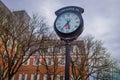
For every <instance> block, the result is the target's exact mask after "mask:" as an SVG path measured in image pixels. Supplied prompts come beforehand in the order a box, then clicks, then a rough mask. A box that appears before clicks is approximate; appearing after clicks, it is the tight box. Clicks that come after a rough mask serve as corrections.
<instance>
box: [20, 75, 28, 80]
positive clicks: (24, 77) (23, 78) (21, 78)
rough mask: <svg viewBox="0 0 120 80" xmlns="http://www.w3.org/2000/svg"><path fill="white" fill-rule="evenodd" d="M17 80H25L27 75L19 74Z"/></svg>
mask: <svg viewBox="0 0 120 80" xmlns="http://www.w3.org/2000/svg"><path fill="white" fill-rule="evenodd" d="M19 80H27V74H19Z"/></svg>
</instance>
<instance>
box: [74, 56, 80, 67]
mask: <svg viewBox="0 0 120 80" xmlns="http://www.w3.org/2000/svg"><path fill="white" fill-rule="evenodd" d="M80 63H81V61H80V58H79V57H72V64H74V66H77V65H80Z"/></svg>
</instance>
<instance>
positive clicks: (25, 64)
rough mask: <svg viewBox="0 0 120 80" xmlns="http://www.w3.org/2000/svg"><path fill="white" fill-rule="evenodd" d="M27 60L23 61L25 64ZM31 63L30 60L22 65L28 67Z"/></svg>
mask: <svg viewBox="0 0 120 80" xmlns="http://www.w3.org/2000/svg"><path fill="white" fill-rule="evenodd" d="M25 60H26V59H23V62H24V61H25ZM29 62H30V59H28V60H27V61H25V62H24V63H23V64H22V65H23V66H27V65H29Z"/></svg>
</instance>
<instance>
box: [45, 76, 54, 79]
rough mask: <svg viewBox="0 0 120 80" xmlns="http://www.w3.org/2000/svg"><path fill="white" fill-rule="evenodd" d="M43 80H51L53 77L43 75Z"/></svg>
mask: <svg viewBox="0 0 120 80" xmlns="http://www.w3.org/2000/svg"><path fill="white" fill-rule="evenodd" d="M44 80H53V75H44Z"/></svg>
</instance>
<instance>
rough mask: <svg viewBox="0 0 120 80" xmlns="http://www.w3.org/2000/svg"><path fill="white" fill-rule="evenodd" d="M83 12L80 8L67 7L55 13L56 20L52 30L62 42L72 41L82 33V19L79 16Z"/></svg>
mask: <svg viewBox="0 0 120 80" xmlns="http://www.w3.org/2000/svg"><path fill="white" fill-rule="evenodd" d="M83 12H84V10H83V9H82V8H80V7H75V6H69V7H64V8H62V9H59V10H58V11H56V12H55V14H56V15H57V18H56V20H55V22H54V29H55V31H56V33H57V34H58V36H59V37H60V38H61V39H62V40H74V39H76V38H77V37H78V36H79V35H80V34H81V33H82V31H83V19H82V16H81V14H82V13H83Z"/></svg>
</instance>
